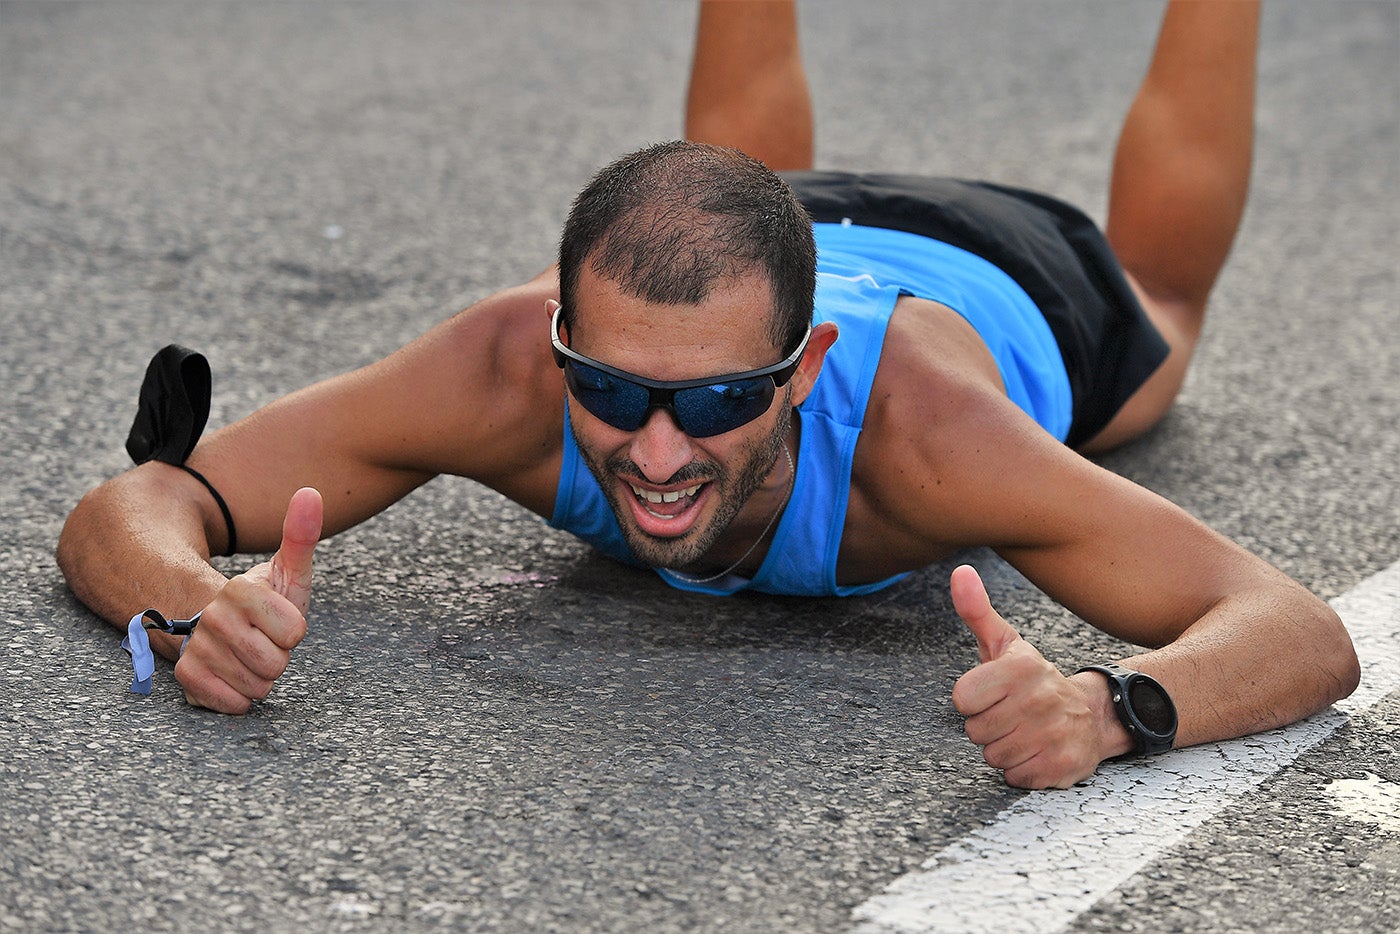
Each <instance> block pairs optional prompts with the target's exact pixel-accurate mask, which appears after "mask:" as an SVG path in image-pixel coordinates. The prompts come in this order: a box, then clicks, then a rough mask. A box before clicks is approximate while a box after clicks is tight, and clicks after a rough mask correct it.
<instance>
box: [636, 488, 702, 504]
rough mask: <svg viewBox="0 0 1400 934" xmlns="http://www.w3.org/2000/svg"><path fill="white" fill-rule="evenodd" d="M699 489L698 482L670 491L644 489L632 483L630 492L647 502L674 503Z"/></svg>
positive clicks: (692, 494)
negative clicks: (659, 491) (660, 491)
mask: <svg viewBox="0 0 1400 934" xmlns="http://www.w3.org/2000/svg"><path fill="white" fill-rule="evenodd" d="M699 489H700V484H698V483H697V484H695V486H691V487H686V488H685V489H684V490H672V491H671V492H670V493H658V492H657V491H655V490H644V489H642V488H641V487H639V486H637V485H636V484H633V485H632V492H633V493H635V494H637V498H638V499H643V500H646V501H647V502H648V503H674V502H675V501H676V500H678V499H680V498H681V497H682V496H694V495H695V494H696V492H698V491H699Z"/></svg>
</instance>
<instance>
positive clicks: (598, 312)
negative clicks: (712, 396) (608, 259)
mask: <svg viewBox="0 0 1400 934" xmlns="http://www.w3.org/2000/svg"><path fill="white" fill-rule="evenodd" d="M772 317H773V290H772V287H771V286H770V284H769V281H768V277H767V276H765V275H764V274H763V273H762V272H751V273H747V274H745V275H742V276H739V277H736V278H732V279H726V280H723V281H720V282H717V283H715V284H714V286H713V287H712V288H711V289H710V292H709V294H708V295H706V296H705V299H704V300H703V301H701V302H699V303H696V304H675V305H672V304H660V303H654V302H650V301H647V300H646V299H642V298H638V297H637V296H636V295H633V294H630V293H629V292H628V291H627V290H625V289H623V288H622V287H621V286H620V285H618V283H617V282H615V281H614V280H612V279H608V278H606V277H603V276H599V275H597V274H595V273H593V272H592V270H587V269H585V270H583V271H581V274H580V276H579V281H578V286H577V289H576V291H575V295H574V307H573V308H572V309H571V314H570V321H571V323H572V333H570V334H569V336H568V343H569V344H570V346H572V347H573V348H574V349H575V350H577V351H578V352H579V353H582V354H586V355H588V356H590V357H593V358H595V359H597V360H601V361H602V362H604V363H607V364H610V365H612V366H616V367H618V368H620V369H624V370H627V371H629V372H632V373H636V374H638V375H640V376H648V377H651V378H653V379H691V378H698V377H702V376H710V375H717V374H723V373H733V372H737V371H740V370H750V369H757V368H758V367H762V366H767V365H768V364H770V363H773V362H775V361H776V360H777V356H776V354H777V350H778V348H777V347H776V346H775V344H774V343H773V339H772V337H771V335H770V333H769V332H770V325H771V322H772Z"/></svg>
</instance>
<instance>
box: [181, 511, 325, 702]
mask: <svg viewBox="0 0 1400 934" xmlns="http://www.w3.org/2000/svg"><path fill="white" fill-rule="evenodd" d="M322 514H323V505H322V502H321V494H320V493H319V492H317V491H316V490H314V489H312V488H310V487H306V488H304V489H301V490H298V491H297V492H296V493H295V494H293V495H292V499H291V502H290V503H288V505H287V516H286V518H285V519H284V520H283V522H282V544H281V547H279V548H278V549H277V553H276V554H275V555H273V556H272V560H270V561H267V562H264V563H263V564H259V565H258V566H256V567H254V568H252V569H251V570H249V571H247V572H246V573H244V574H240V575H238V576H237V577H235V578H233V579H231V580H230V581H229V582H228V583H227V584H225V585H224V587H223V589H222V590H220V591H219V593H218V595H217V596H216V597H215V598H214V600H213V602H212V603H210V604H209V605H208V606H206V607H205V608H204V611H203V614H202V615H201V616H200V618H199V625H198V626H197V627H196V628H195V631H194V633H193V634H192V635H191V636H190V640H189V643H188V644H187V645H186V646H185V651H184V654H183V655H181V656H180V660H179V662H178V663H176V665H175V677H176V679H177V680H179V682H180V685H181V687H183V688H184V690H185V699H186V700H188V701H189V702H190V703H191V704H194V705H196V706H198V707H208V708H209V709H211V710H217V711H219V712H221V713H236V714H241V713H245V712H246V711H247V710H248V707H249V706H250V705H251V704H252V702H253V700H254V699H255V698H263V697H266V696H267V695H268V692H270V691H271V690H272V685H273V683H274V682H275V681H276V680H277V679H278V678H279V677H281V676H282V672H284V671H286V670H287V663H288V662H289V661H290V660H291V652H292V649H294V648H296V647H297V645H298V644H299V643H300V642H301V640H302V639H303V638H305V637H306V613H307V610H308V609H309V607H310V605H311V572H312V567H311V563H312V562H311V559H312V554H313V552H314V551H315V550H316V542H317V541H318V540H319V539H320V537H321V519H322Z"/></svg>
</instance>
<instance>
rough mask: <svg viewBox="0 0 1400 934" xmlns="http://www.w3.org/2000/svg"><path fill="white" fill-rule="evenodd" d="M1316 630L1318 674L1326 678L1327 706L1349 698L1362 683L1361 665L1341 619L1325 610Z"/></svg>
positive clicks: (1332, 611)
mask: <svg viewBox="0 0 1400 934" xmlns="http://www.w3.org/2000/svg"><path fill="white" fill-rule="evenodd" d="M1318 628H1319V635H1320V638H1319V640H1318V641H1319V644H1318V647H1317V648H1318V654H1317V661H1318V672H1319V674H1320V675H1322V676H1323V677H1325V678H1326V683H1325V684H1324V685H1323V687H1324V689H1325V690H1326V691H1327V700H1326V703H1328V704H1332V703H1335V702H1336V701H1339V700H1341V699H1342V698H1344V697H1350V696H1351V693H1352V692H1353V691H1355V690H1356V688H1357V686H1358V685H1359V684H1360V683H1361V662H1360V661H1359V660H1358V659H1357V657H1356V647H1355V646H1354V645H1352V642H1351V635H1350V634H1349V633H1348V632H1347V629H1346V626H1345V625H1343V623H1342V618H1341V617H1340V616H1338V615H1337V614H1336V612H1335V611H1334V610H1333V609H1332V608H1331V607H1325V614H1324V616H1323V618H1322V619H1321V620H1320V625H1319V627H1318Z"/></svg>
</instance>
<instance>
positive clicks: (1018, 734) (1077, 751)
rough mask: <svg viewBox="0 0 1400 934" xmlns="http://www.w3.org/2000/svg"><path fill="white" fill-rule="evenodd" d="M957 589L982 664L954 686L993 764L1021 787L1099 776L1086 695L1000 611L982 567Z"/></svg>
mask: <svg viewBox="0 0 1400 934" xmlns="http://www.w3.org/2000/svg"><path fill="white" fill-rule="evenodd" d="M950 586H951V589H952V595H953V608H954V609H955V610H957V613H958V616H960V617H962V621H963V623H965V624H966V625H967V628H968V629H970V630H972V634H973V635H974V636H976V637H977V652H978V655H979V656H980V659H981V664H979V665H978V666H977V667H975V668H973V669H972V670H971V671H969V672H967V673H966V674H964V675H963V676H962V677H961V678H959V679H958V682H957V684H956V685H954V686H953V706H955V707H956V708H957V709H958V712H959V713H961V714H963V716H965V717H967V722H966V724H965V725H964V729H965V731H966V732H967V737H968V739H970V740H972V741H973V742H974V743H976V744H977V745H979V746H981V747H982V756H983V758H984V759H986V760H987V764H988V765H990V766H992V767H993V768H996V769H1000V770H1001V771H1002V772H1003V774H1004V775H1005V777H1006V783H1007V784H1008V785H1015V786H1017V787H1020V788H1051V787H1055V788H1068V787H1069V786H1071V785H1073V784H1074V783H1075V782H1079V781H1083V780H1084V779H1086V778H1088V777H1089V776H1090V775H1092V774H1094V770H1095V769H1096V768H1098V765H1099V762H1100V761H1102V758H1103V757H1102V756H1100V755H1099V754H1098V739H1099V735H1098V721H1097V718H1096V716H1095V712H1094V711H1093V710H1092V709H1091V706H1090V703H1089V699H1088V697H1087V695H1086V693H1085V690H1084V689H1083V688H1082V687H1081V686H1080V685H1079V684H1078V683H1077V682H1075V681H1072V680H1070V679H1069V678H1066V677H1065V676H1064V675H1062V674H1060V671H1059V669H1057V668H1056V667H1055V666H1054V665H1052V664H1050V663H1049V662H1047V661H1046V660H1045V659H1044V658H1043V657H1042V656H1041V654H1040V653H1039V652H1038V651H1036V649H1035V647H1034V646H1033V645H1031V644H1030V643H1029V642H1027V641H1026V640H1025V639H1022V638H1021V636H1020V634H1019V633H1018V632H1016V630H1015V629H1014V628H1012V626H1011V624H1010V623H1008V622H1007V621H1006V620H1004V619H1002V617H1001V615H1000V614H999V613H997V611H996V610H994V609H992V603H991V600H990V599H989V598H988V597H987V589H986V588H985V587H984V586H983V585H982V579H981V578H980V577H978V575H977V572H976V571H975V570H973V569H972V568H971V567H969V566H967V565H963V566H961V567H959V568H957V569H956V570H954V571H953V575H952V579H951V582H950Z"/></svg>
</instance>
